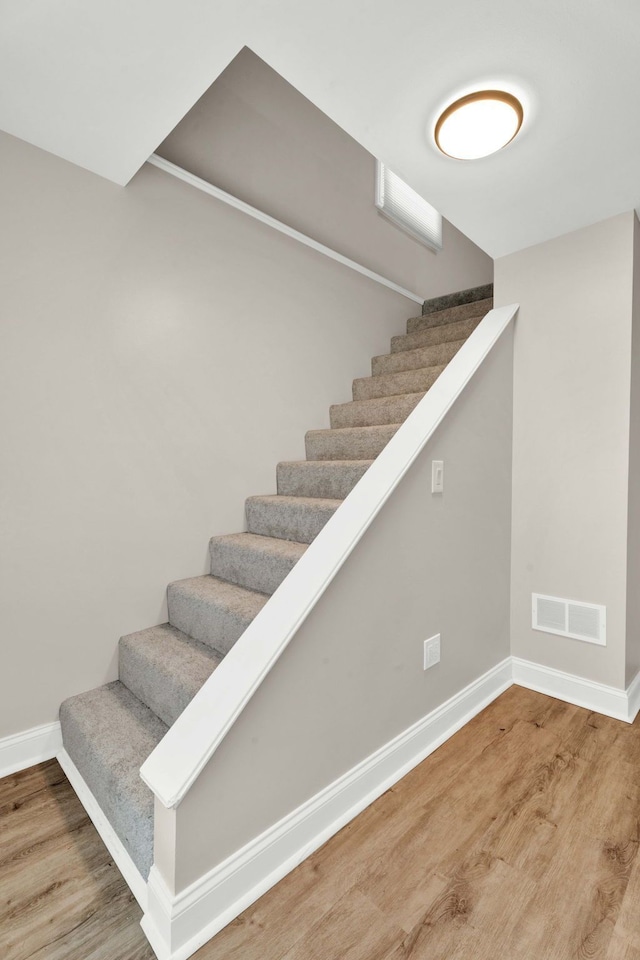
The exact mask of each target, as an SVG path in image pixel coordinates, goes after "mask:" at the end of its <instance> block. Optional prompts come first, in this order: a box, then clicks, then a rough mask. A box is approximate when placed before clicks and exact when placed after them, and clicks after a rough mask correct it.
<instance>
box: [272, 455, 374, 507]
mask: <svg viewBox="0 0 640 960" xmlns="http://www.w3.org/2000/svg"><path fill="white" fill-rule="evenodd" d="M369 466H370V463H369V461H367V460H363V461H362V462H361V463H357V464H349V465H348V466H346V465H345V466H344V467H343V466H342V465H340V464H334V463H332V462H331V461H330V460H328V461H327V460H325V461H323V462H322V463H305V462H304V461H300V463H279V464H278V471H277V479H278V493H279V494H280V496H283V497H327V498H329V499H330V500H344V498H345V497H347V496H348V495H349V494H350V493H351V491H352V490H353V488H354V487H355V485H356V483H357V482H358V480H360V478H361V477H363V476H364V474H365V473H366V471H367V470H368V469H369Z"/></svg>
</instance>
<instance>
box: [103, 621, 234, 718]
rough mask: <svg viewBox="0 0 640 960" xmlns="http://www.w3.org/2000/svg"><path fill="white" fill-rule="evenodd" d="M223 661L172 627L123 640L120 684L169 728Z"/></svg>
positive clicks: (151, 629) (143, 632)
mask: <svg viewBox="0 0 640 960" xmlns="http://www.w3.org/2000/svg"><path fill="white" fill-rule="evenodd" d="M221 659H222V657H221V655H220V654H217V653H216V652H215V650H212V649H211V647H208V646H207V645H206V644H204V643H199V642H198V641H197V640H194V639H192V637H189V636H187V634H186V633H182V631H181V630H176V628H175V627H172V626H171V624H170V623H163V624H161V625H160V626H159V627H148V629H146V630H140V631H138V632H137V633H130V634H128V636H126V637H121V638H120V644H119V648H118V666H119V674H120V681H121V683H123V684H124V685H125V687H127V689H128V690H130V691H131V693H134V694H135V695H136V697H137V698H138V699H139V700H141V701H142V702H143V703H144V704H145V705H146V706H147V707H149V709H150V710H153V712H154V713H155V714H157V715H158V716H159V717H160V719H161V720H162V721H164V723H166V724H167V726H171V724H172V723H174V721H176V720H177V719H178V717H179V716H180V714H181V713H182V711H183V710H184V708H185V707H186V706H187V704H189V703H191V701H192V700H193V698H194V697H195V695H196V693H197V692H198V690H199V689H200V687H201V686H202V684H203V683H204V682H205V680H208V679H209V677H210V676H211V674H212V673H213V671H214V670H215V668H216V667H217V666H218V664H219V663H220V661H221Z"/></svg>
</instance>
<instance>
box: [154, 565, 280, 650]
mask: <svg viewBox="0 0 640 960" xmlns="http://www.w3.org/2000/svg"><path fill="white" fill-rule="evenodd" d="M268 599H269V597H268V595H267V594H265V593H258V592H257V591H256V590H247V589H246V587H239V586H237V584H235V583H228V582H227V581H226V580H219V579H218V578H217V577H212V576H204V577H191V578H189V579H188V580H177V581H175V583H170V584H169V587H168V589H167V602H168V606H169V623H171V625H172V626H174V627H177V629H178V630H182V632H183V633H186V634H188V636H190V637H193V639H194V640H200V642H201V643H206V644H207V645H208V646H210V647H213V649H214V650H215V651H217V652H218V653H220V654H222V655H225V654H226V653H228V652H229V650H230V649H231V647H232V646H233V645H234V643H235V642H236V640H237V639H238V637H240V636H242V634H243V633H244V631H245V630H246V629H247V627H248V626H249V624H250V623H251V621H252V620H253V619H254V617H256V616H257V614H258V613H259V612H260V610H262V608H263V606H264V605H265V603H266V602H267V600H268Z"/></svg>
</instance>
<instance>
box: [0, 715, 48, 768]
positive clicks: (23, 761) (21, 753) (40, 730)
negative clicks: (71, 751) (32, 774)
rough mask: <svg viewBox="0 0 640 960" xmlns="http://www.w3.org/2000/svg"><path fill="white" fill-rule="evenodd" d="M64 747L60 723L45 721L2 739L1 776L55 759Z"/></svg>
mask: <svg viewBox="0 0 640 960" xmlns="http://www.w3.org/2000/svg"><path fill="white" fill-rule="evenodd" d="M61 747H62V734H61V732H60V723H59V722H57V721H56V723H45V724H43V725H42V726H41V727H33V728H32V729H31V730H25V731H23V732H22V733H16V734H14V735H13V736H11V737H3V738H2V739H1V740H0V777H8V776H9V775H10V774H12V773H18V771H19V770H26V769H27V767H33V766H34V765H35V764H36V763H44V761H45V760H53V758H54V757H55V756H56V754H57V753H58V751H59V750H60V749H61Z"/></svg>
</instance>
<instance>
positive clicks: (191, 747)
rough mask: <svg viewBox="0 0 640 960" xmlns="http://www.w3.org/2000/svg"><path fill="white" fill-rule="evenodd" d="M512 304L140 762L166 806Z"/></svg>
mask: <svg viewBox="0 0 640 960" xmlns="http://www.w3.org/2000/svg"><path fill="white" fill-rule="evenodd" d="M517 310H518V304H513V305H511V306H508V307H499V308H497V309H495V310H491V311H490V312H489V313H488V314H487V315H486V317H484V319H483V320H481V321H480V323H479V324H478V326H477V327H476V329H475V330H474V332H473V333H472V334H471V336H470V337H469V338H468V340H467V341H466V342H465V343H464V344H463V346H462V347H461V348H460V350H459V351H458V352H457V353H456V355H455V356H454V357H453V359H452V360H451V361H450V362H449V364H448V365H447V366H446V368H445V369H444V370H443V372H442V373H441V374H440V376H439V377H438V379H437V380H436V382H435V383H434V384H433V386H432V387H431V388H430V389H429V391H428V393H426V394H425V396H424V397H423V399H422V400H421V401H420V403H419V404H418V406H417V407H416V408H415V409H414V410H413V412H412V413H411V414H410V415H409V417H408V418H407V419H406V420H405V422H404V423H403V424H402V426H401V427H400V429H399V430H398V431H397V433H396V434H395V435H394V436H393V437H392V438H391V440H390V441H389V443H388V444H387V446H386V447H385V448H384V450H383V451H382V452H381V453H380V455H379V456H378V457H377V459H376V460H374V462H373V464H372V465H371V466H370V467H369V469H368V470H367V472H366V473H365V474H364V476H363V477H362V479H361V480H360V481H359V483H358V484H357V486H356V487H355V488H354V489H353V491H352V492H351V493H350V494H349V496H348V497H347V499H346V500H345V501H344V503H343V504H342V505H341V506H340V508H339V510H338V511H337V512H336V513H335V514H334V515H333V517H332V518H331V519H330V520H329V521H328V523H327V524H326V525H325V526H324V528H323V529H322V530H321V531H320V533H319V535H318V536H317V537H316V539H315V540H314V541H313V543H312V544H310V546H309V547H308V549H307V550H306V551H305V553H304V554H303V555H302V557H301V558H300V560H299V561H298V562H297V564H296V565H295V567H294V568H293V569H292V570H291V572H290V573H289V575H288V576H287V578H286V579H285V580H284V581H283V582H282V584H281V585H280V586H279V587H278V589H277V590H276V592H275V593H274V594H273V596H272V597H271V598H270V599H269V601H268V603H267V604H265V606H264V607H263V608H262V610H261V611H260V613H259V614H258V615H257V617H256V618H255V619H254V620H253V622H252V623H251V624H250V625H249V627H248V628H247V629H246V630H245V632H244V633H243V635H242V637H241V638H240V639H239V640H238V642H237V643H236V644H235V646H233V647H232V648H231V650H230V651H229V653H228V654H227V655H226V657H225V658H224V660H223V661H222V663H221V664H220V666H219V667H218V668H217V669H216V671H215V672H214V673H213V674H212V675H211V677H210V678H209V679H208V680H207V682H206V683H205V684H204V686H203V687H202V688H201V690H200V691H199V692H198V693H197V694H196V696H195V697H194V699H193V700H192V701H191V703H190V704H189V706H188V707H187V708H186V710H185V711H184V712H183V713H182V714H181V715H180V716H179V717H178V719H177V720H176V722H175V723H174V725H173V726H172V727H171V728H170V729H169V731H168V732H167V734H166V735H165V736H164V738H163V739H162V740H161V741H160V743H159V744H158V746H157V747H156V748H155V750H154V751H153V753H152V754H151V755H150V756H149V758H148V759H147V760H146V762H145V763H144V764H143V766H142V769H141V771H140V775H141V776H142V779H143V780H144V781H145V783H146V784H147V785H148V786H149V787H150V788H151V789H152V790H153V792H154V793H155V795H156V797H157V798H158V799H159V800H160V802H161V803H162V804H163V805H164V806H165V807H175V806H177V805H178V804H179V803H180V801H181V800H182V799H183V798H184V796H185V794H186V793H187V792H188V790H189V788H190V787H191V786H192V784H193V783H194V781H195V780H196V779H197V778H198V775H199V774H200V772H201V771H202V769H203V768H204V766H205V765H206V763H207V762H208V761H209V759H210V758H211V756H212V755H213V753H214V752H215V750H216V748H217V747H218V745H219V744H220V743H221V741H222V740H223V739H224V737H225V735H226V734H227V732H228V731H229V729H230V728H231V727H232V726H233V724H234V722H235V720H236V719H237V718H238V716H239V715H240V713H241V712H242V710H243V709H244V707H245V705H246V704H247V703H248V702H249V700H250V699H251V697H252V696H253V693H254V692H255V691H256V690H257V689H258V687H259V686H260V684H261V683H262V681H263V680H264V678H265V676H266V675H267V674H268V673H269V671H270V669H271V667H272V666H273V665H274V663H275V662H276V661H277V659H278V657H279V656H280V655H281V654H282V652H283V651H284V650H285V649H286V647H287V645H288V643H289V641H290V640H291V638H292V637H293V636H294V635H295V633H296V631H297V629H298V627H299V626H300V625H301V624H302V623H303V621H304V620H305V618H306V617H307V615H308V613H309V612H310V611H311V610H312V609H313V607H314V606H315V604H316V603H317V601H318V599H319V598H320V597H321V596H322V594H323V592H324V590H325V589H326V587H327V586H328V585H329V583H330V582H331V581H332V580H333V578H334V576H335V575H336V573H337V572H338V570H339V569H340V567H341V566H342V564H343V563H344V562H345V560H346V559H347V557H348V556H349V554H350V553H351V551H352V550H353V548H354V547H355V545H356V544H357V543H358V541H359V540H360V538H361V537H362V535H363V534H364V533H365V531H366V530H367V528H368V527H369V525H370V524H371V522H372V520H373V519H374V518H375V517H376V515H377V514H378V512H379V510H380V509H381V508H382V506H383V505H384V503H385V502H386V500H387V499H388V497H389V496H390V495H391V493H392V492H393V491H394V489H395V488H396V486H397V485H398V483H399V482H400V480H401V479H402V477H403V476H404V475H405V473H406V472H407V470H408V469H409V467H410V466H411V464H412V463H413V462H414V460H415V459H416V457H417V456H418V454H419V453H420V452H421V450H422V449H423V447H424V446H425V444H426V443H427V442H428V440H429V439H430V437H431V436H432V435H433V433H434V431H435V430H436V428H437V427H438V426H439V424H440V423H441V422H442V420H443V418H444V417H445V416H446V414H447V412H448V410H450V408H451V407H452V405H453V404H454V403H455V401H456V399H457V398H458V397H459V396H460V394H461V393H462V391H463V390H464V388H465V386H466V385H467V383H468V382H469V380H470V379H471V378H472V377H473V375H474V373H475V372H476V370H478V368H479V367H480V366H481V364H482V362H483V360H484V359H485V357H486V356H487V355H488V354H489V353H490V351H491V349H492V347H493V346H494V344H495V343H496V341H497V340H498V338H499V337H500V335H501V334H502V333H503V332H504V330H505V329H506V328H507V327H508V325H509V324H510V322H511V321H512V320H513V319H514V317H515V315H516V313H517Z"/></svg>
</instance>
